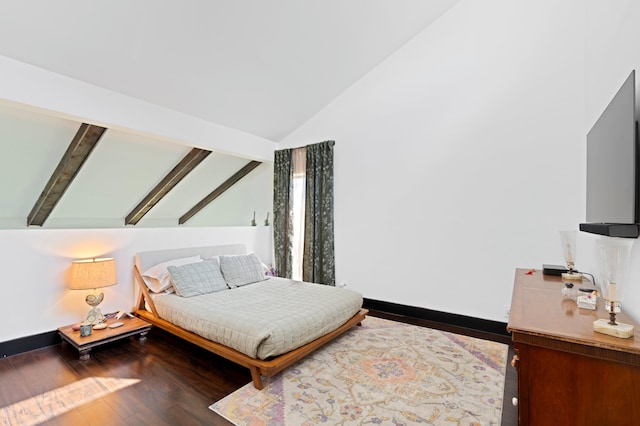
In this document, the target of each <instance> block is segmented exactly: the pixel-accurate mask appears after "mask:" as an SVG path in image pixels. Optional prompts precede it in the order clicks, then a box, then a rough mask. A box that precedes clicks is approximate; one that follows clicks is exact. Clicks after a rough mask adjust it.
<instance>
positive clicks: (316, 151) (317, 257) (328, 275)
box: [302, 141, 336, 285]
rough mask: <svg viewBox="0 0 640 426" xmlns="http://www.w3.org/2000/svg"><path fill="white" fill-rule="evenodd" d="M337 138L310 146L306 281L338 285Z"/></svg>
mask: <svg viewBox="0 0 640 426" xmlns="http://www.w3.org/2000/svg"><path fill="white" fill-rule="evenodd" d="M334 144H335V142H334V141H327V142H321V143H318V144H314V145H308V146H307V165H306V168H307V171H306V179H307V184H306V185H307V186H306V196H305V223H304V257H303V263H302V279H303V280H304V281H308V282H313V283H320V284H328V285H335V284H336V276H335V262H334V239H333V145H334Z"/></svg>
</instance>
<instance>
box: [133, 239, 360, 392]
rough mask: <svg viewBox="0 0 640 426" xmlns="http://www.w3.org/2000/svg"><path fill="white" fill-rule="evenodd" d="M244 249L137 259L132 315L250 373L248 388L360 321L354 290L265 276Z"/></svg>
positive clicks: (150, 255)
mask: <svg viewBox="0 0 640 426" xmlns="http://www.w3.org/2000/svg"><path fill="white" fill-rule="evenodd" d="M267 272H268V269H267V268H266V267H265V266H264V265H263V264H262V263H261V262H260V260H259V259H258V258H257V256H256V255H255V254H253V253H247V252H246V248H245V246H244V245H242V244H233V245H224V246H207V247H189V248H180V249H170V250H153V251H145V252H140V253H138V254H136V256H135V265H134V275H135V278H136V282H137V283H138V287H139V288H140V292H139V296H138V300H137V303H136V306H135V308H134V313H135V314H136V315H137V316H138V317H140V318H142V319H144V320H146V321H148V322H150V323H151V324H153V325H155V326H157V327H159V328H161V329H163V330H166V331H168V332H170V333H172V334H174V335H176V336H178V337H180V338H183V339H185V340H187V341H189V342H191V343H194V344H196V345H198V346H200V347H202V348H204V349H206V350H208V351H210V352H213V353H215V354H217V355H220V356H222V357H224V358H227V359H229V360H231V361H233V362H235V363H237V364H240V365H242V366H244V367H247V368H249V370H250V372H251V378H252V381H253V385H254V386H255V387H256V388H257V389H262V388H263V382H262V376H265V377H270V376H273V375H275V374H277V373H279V372H280V371H282V370H283V369H285V368H286V367H288V366H289V365H291V364H293V363H295V362H297V361H298V360H300V359H301V358H303V357H304V356H306V355H307V354H309V353H311V352H313V351H314V350H316V349H318V348H319V347H321V346H322V345H324V344H325V343H327V342H329V341H331V340H332V339H334V338H336V337H337V336H339V335H341V334H343V333H344V332H346V331H347V330H349V329H350V328H352V327H353V326H355V325H359V324H360V323H361V322H362V320H364V318H365V316H366V314H367V310H366V309H362V295H360V294H359V293H357V292H354V291H352V290H348V289H343V288H336V287H332V286H324V285H320V284H311V283H304V282H300V281H293V280H288V279H284V278H278V277H273V276H268V275H266V273H267Z"/></svg>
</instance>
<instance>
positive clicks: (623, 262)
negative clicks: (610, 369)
mask: <svg viewBox="0 0 640 426" xmlns="http://www.w3.org/2000/svg"><path fill="white" fill-rule="evenodd" d="M632 244H633V240H629V239H622V238H609V237H603V238H602V239H600V240H599V241H598V246H599V249H600V250H599V251H600V268H601V271H600V272H601V274H602V278H601V281H600V282H601V283H602V285H601V287H602V288H601V290H602V293H603V295H604V300H605V303H604V306H605V309H606V311H607V313H608V314H609V320H606V319H598V320H596V321H594V322H593V329H594V330H595V331H597V332H599V333H604V334H608V335H610V336H615V337H622V338H629V337H632V336H633V326H632V325H630V324H623V323H621V322H618V321H616V314H617V313H619V312H620V311H621V305H620V303H621V302H622V298H623V296H624V293H625V288H626V284H627V271H628V267H629V255H630V253H631V245H632Z"/></svg>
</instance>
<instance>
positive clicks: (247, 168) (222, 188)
mask: <svg viewBox="0 0 640 426" xmlns="http://www.w3.org/2000/svg"><path fill="white" fill-rule="evenodd" d="M260 164H262V162H260V161H251V162H249V163H248V164H247V165H246V166H244V167H243V168H241V169H240V170H238V171H237V172H236V173H235V174H234V175H233V176H231V177H230V178H229V179H227V180H226V181H224V182H223V183H222V184H221V185H220V186H218V187H217V188H216V189H214V190H213V192H211V193H210V194H209V195H207V196H206V197H205V198H204V199H203V200H202V201H200V202H199V203H198V204H196V205H195V206H193V207H192V208H191V210H189V211H188V212H186V213H185V214H184V215H182V216H181V217H180V219H179V220H178V224H180V225H182V224H184V223H185V222H186V221H188V220H189V219H191V218H192V217H193V216H195V215H196V214H197V213H198V212H199V211H200V210H202V209H203V208H205V207H206V206H207V204H209V203H210V202H212V201H213V200H215V199H216V198H218V197H219V196H220V195H222V193H223V192H225V191H226V190H227V189H229V188H231V187H232V186H233V185H234V184H235V183H236V182H238V181H239V180H240V179H242V178H243V177H245V176H246V175H248V174H249V173H250V172H251V171H252V170H253V169H255V168H256V167H258V166H259V165H260Z"/></svg>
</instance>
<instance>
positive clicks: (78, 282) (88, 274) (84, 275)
mask: <svg viewBox="0 0 640 426" xmlns="http://www.w3.org/2000/svg"><path fill="white" fill-rule="evenodd" d="M117 283H118V279H117V277H116V261H115V260H113V259H112V258H100V259H83V260H74V261H73V262H71V278H70V280H69V288H70V289H71V290H88V289H94V288H100V287H108V286H111V285H115V284H117Z"/></svg>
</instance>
